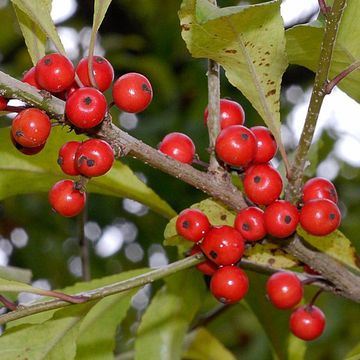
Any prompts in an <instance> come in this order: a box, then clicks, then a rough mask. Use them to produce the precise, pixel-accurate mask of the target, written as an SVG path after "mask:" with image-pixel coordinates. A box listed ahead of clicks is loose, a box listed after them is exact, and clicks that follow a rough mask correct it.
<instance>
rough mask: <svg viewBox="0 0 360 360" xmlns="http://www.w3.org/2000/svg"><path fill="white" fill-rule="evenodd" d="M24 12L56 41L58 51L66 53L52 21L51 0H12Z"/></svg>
mask: <svg viewBox="0 0 360 360" xmlns="http://www.w3.org/2000/svg"><path fill="white" fill-rule="evenodd" d="M11 1H12V3H13V4H15V5H16V6H17V7H18V8H19V9H20V10H21V11H22V12H24V13H25V14H26V15H27V16H28V17H29V18H30V19H32V20H33V22H34V23H36V24H37V25H38V26H39V27H40V28H41V29H42V31H43V32H44V33H45V34H46V35H47V36H48V38H49V39H50V40H51V41H52V42H53V43H54V45H55V47H56V49H57V51H58V52H59V53H61V54H63V55H66V53H65V49H64V46H63V44H62V42H61V39H60V37H59V34H58V32H57V31H56V27H55V24H54V22H53V21H52V18H51V15H50V12H51V0H36V1H34V0H11Z"/></svg>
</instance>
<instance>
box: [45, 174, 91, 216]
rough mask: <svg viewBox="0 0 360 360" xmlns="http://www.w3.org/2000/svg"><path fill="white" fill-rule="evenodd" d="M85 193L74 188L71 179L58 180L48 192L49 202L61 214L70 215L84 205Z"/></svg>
mask: <svg viewBox="0 0 360 360" xmlns="http://www.w3.org/2000/svg"><path fill="white" fill-rule="evenodd" d="M85 201H86V194H85V193H83V192H81V191H79V190H77V189H75V183H74V181H73V180H61V181H58V182H57V183H56V184H55V185H54V186H53V187H52V188H51V190H50V192H49V202H50V204H51V206H52V207H53V209H54V210H55V211H56V212H57V213H59V214H60V215H62V216H65V217H72V216H75V215H77V214H79V213H80V212H81V210H82V209H83V208H84V206H85Z"/></svg>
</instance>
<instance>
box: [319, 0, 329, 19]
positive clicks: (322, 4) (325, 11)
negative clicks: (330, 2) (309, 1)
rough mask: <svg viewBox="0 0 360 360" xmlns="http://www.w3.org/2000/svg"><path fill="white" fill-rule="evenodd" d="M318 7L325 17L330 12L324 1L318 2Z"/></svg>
mask: <svg viewBox="0 0 360 360" xmlns="http://www.w3.org/2000/svg"><path fill="white" fill-rule="evenodd" d="M319 7H320V11H321V12H322V13H323V15H324V16H327V15H328V14H329V12H330V10H331V7H330V6H327V5H326V0H319Z"/></svg>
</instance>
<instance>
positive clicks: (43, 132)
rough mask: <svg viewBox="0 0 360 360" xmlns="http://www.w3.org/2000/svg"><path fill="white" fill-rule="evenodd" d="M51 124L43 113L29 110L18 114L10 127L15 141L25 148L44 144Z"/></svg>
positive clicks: (37, 110) (34, 109)
mask: <svg viewBox="0 0 360 360" xmlns="http://www.w3.org/2000/svg"><path fill="white" fill-rule="evenodd" d="M50 130H51V123H50V119H49V117H48V116H47V115H46V113H45V112H44V111H41V110H39V109H36V108H29V109H25V110H22V111H21V112H19V113H18V114H17V115H16V117H15V119H14V120H13V122H12V125H11V132H12V135H13V137H14V139H15V141H16V142H17V143H18V144H20V145H22V146H25V147H37V146H39V145H42V144H44V143H45V142H46V140H47V138H48V137H49V135H50Z"/></svg>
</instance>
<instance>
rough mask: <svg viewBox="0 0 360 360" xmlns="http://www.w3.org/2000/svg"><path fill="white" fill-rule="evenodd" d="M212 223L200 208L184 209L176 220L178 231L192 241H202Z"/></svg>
mask: <svg viewBox="0 0 360 360" xmlns="http://www.w3.org/2000/svg"><path fill="white" fill-rule="evenodd" d="M210 227H211V225H210V222H209V219H208V218H207V216H206V215H205V214H204V213H203V212H202V211H201V210H198V209H185V210H183V211H182V212H181V213H180V214H179V216H178V218H177V220H176V231H177V233H178V234H179V235H181V236H183V237H184V238H185V239H187V240H190V241H194V242H197V241H200V240H201V239H202V238H203V237H204V235H205V234H206V233H207V232H208V230H209V229H210Z"/></svg>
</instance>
